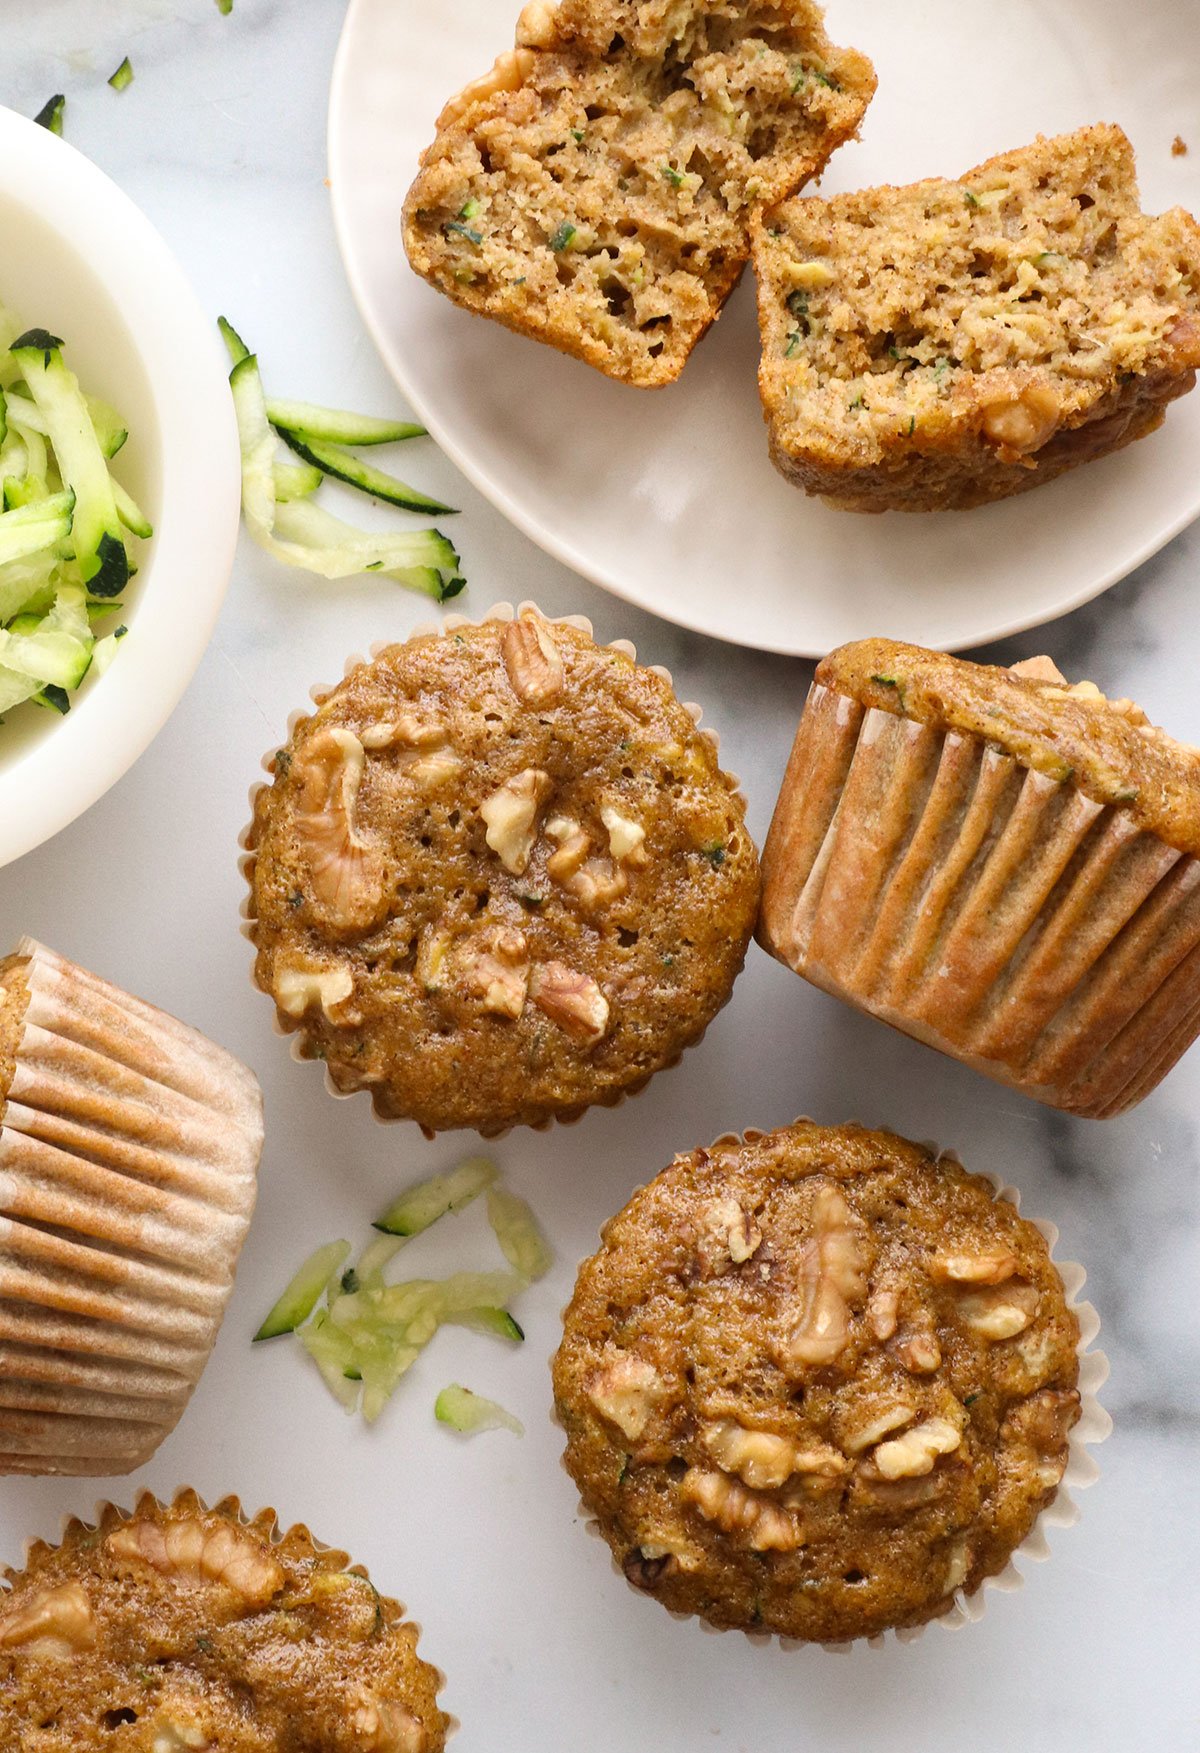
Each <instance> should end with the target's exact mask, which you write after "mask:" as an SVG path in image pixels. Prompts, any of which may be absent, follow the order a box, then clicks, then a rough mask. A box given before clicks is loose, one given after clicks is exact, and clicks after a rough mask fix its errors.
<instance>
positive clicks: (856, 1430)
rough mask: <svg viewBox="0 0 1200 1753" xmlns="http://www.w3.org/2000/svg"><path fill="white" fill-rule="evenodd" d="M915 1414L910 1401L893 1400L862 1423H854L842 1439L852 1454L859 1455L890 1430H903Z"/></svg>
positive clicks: (871, 1447) (872, 1446)
mask: <svg viewBox="0 0 1200 1753" xmlns="http://www.w3.org/2000/svg"><path fill="white" fill-rule="evenodd" d="M916 1416H917V1409H916V1407H915V1406H914V1405H913V1404H912V1403H911V1401H908V1400H895V1401H893V1402H892V1404H891V1405H890V1406H884V1407H881V1408H880V1410H879V1411H877V1412H874V1413H872V1414H871V1415H870V1416H869V1417H868V1418H867V1419H866V1421H865V1422H864V1423H862V1424H856V1425H854V1426H853V1428H852V1429H850V1430H849V1431H848V1432H847V1434H846V1435H845V1436H844V1437H843V1439H842V1440H843V1441H844V1443H845V1445H846V1448H847V1449H848V1450H849V1451H850V1453H851V1454H852V1455H861V1454H862V1453H863V1451H864V1450H865V1449H873V1448H874V1447H875V1444H876V1443H878V1442H882V1440H883V1438H884V1437H885V1436H888V1435H890V1434H891V1432H892V1431H894V1430H903V1428H904V1426H905V1425H906V1424H911V1423H912V1421H913V1419H914V1418H915V1417H916Z"/></svg>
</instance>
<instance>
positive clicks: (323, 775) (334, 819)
mask: <svg viewBox="0 0 1200 1753" xmlns="http://www.w3.org/2000/svg"><path fill="white" fill-rule="evenodd" d="M365 764H366V753H365V751H364V749H363V746H362V744H361V743H360V742H359V740H358V738H357V737H356V736H355V735H354V732H353V731H349V730H341V729H331V730H324V731H321V732H320V733H319V734H318V735H317V736H315V737H314V738H313V740H312V742H311V743H309V744H308V746H307V748H305V749H304V750H303V751H302V752H300V753H298V754H297V755H296V756H295V757H294V758H293V762H292V772H293V773H295V772H296V771H297V770H299V773H300V775H301V783H300V796H299V801H298V803H297V806H296V815H295V820H294V825H295V832H296V839H297V842H298V845H299V849H300V852H301V855H302V856H303V858H304V860H305V862H306V864H307V865H308V871H309V876H310V878H311V881H312V888H313V895H314V896H315V898H316V900H317V901H318V903H319V904H320V905H321V906H322V907H323V908H324V909H325V911H326V913H327V915H328V917H329V921H330V923H331V924H332V925H333V926H334V927H335V928H336V929H338V930H340V931H353V932H362V931H366V930H367V929H368V928H369V927H370V926H372V925H374V924H375V923H376V921H377V920H378V919H379V918H380V917H381V916H382V914H383V913H384V912H385V911H386V908H387V895H386V894H385V893H384V861H383V858H382V856H381V854H380V852H379V851H378V849H377V848H376V847H374V846H372V845H369V844H368V843H367V842H366V841H365V840H363V839H362V838H361V837H360V836H359V834H358V832H357V828H356V825H355V814H356V810H357V807H358V793H359V787H360V786H361V784H362V776H363V768H364V766H365Z"/></svg>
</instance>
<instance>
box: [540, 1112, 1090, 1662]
mask: <svg viewBox="0 0 1200 1753" xmlns="http://www.w3.org/2000/svg"><path fill="white" fill-rule="evenodd" d="M809 1119H810V1117H809V1116H808V1115H804V1114H802V1115H800V1116H798V1117H797V1119H796V1120H795V1121H793V1125H797V1126H799V1125H803V1124H805V1123H806V1122H808V1121H809ZM850 1124H854V1123H853V1122H850ZM764 1136H765V1134H764V1133H763V1132H762V1131H760V1130H759V1129H758V1128H757V1127H752V1126H751V1127H747V1128H746V1130H745V1131H744V1132H742V1133H736V1132H723V1133H722V1134H721V1135H720V1137H719V1138H715V1139H714V1140H713V1142H712V1143H711V1144H710V1145H708V1146H707V1147H706V1148H707V1149H708V1150H709V1151H710V1152H714V1151H718V1150H721V1149H723V1148H725V1147H728V1146H730V1145H739V1144H743V1143H745V1144H752V1143H753V1142H754V1141H755V1140H756V1139H759V1138H762V1137H764ZM920 1142H921V1143H922V1145H923V1147H924V1149H926V1150H928V1151H929V1152H930V1154H931V1155H932V1156H933V1157H935V1158H936V1159H937V1161H939V1162H943V1161H944V1162H951V1163H957V1164H958V1165H959V1167H963V1166H964V1165H963V1163H962V1159H961V1157H959V1156H958V1155H957V1153H956V1152H954V1151H952V1150H943V1149H942V1147H941V1146H940V1145H938V1144H936V1143H934V1142H933V1141H931V1140H929V1139H923V1140H921V1141H920ZM969 1172H970V1173H971V1174H973V1175H978V1176H979V1177H980V1179H981V1180H984V1181H986V1182H987V1183H988V1184H989V1186H990V1187H991V1188H992V1190H993V1192H994V1194H995V1196H996V1198H997V1199H1003V1200H1005V1201H1006V1202H1007V1203H1008V1204H1010V1205H1011V1206H1012V1207H1013V1209H1014V1211H1019V1210H1020V1208H1021V1195H1020V1191H1019V1190H1018V1189H1017V1188H1016V1187H1010V1186H1007V1185H1006V1184H1005V1183H1004V1182H1003V1181H1001V1179H1000V1177H999V1176H998V1175H993V1174H990V1173H989V1172H988V1171H987V1170H986V1169H972V1170H970V1171H969ZM643 1184H644V1183H643ZM640 1191H641V1188H640V1187H636V1188H633V1189H632V1190H631V1192H630V1195H629V1197H630V1198H631V1199H632V1198H633V1197H634V1195H635V1194H636V1193H638V1192H640ZM1026 1221H1027V1222H1029V1223H1031V1224H1032V1225H1033V1227H1034V1229H1035V1230H1037V1232H1038V1234H1039V1235H1040V1236H1041V1237H1042V1239H1043V1240H1044V1241H1045V1243H1046V1247H1047V1250H1048V1252H1049V1254H1050V1258H1051V1260H1052V1261H1053V1263H1054V1268H1055V1270H1056V1272H1057V1273H1058V1275H1059V1277H1060V1278H1061V1279H1062V1284H1063V1290H1064V1293H1065V1297H1066V1303H1067V1307H1068V1308H1069V1309H1070V1310H1071V1312H1072V1314H1073V1315H1074V1316H1075V1318H1076V1320H1077V1321H1078V1322H1079V1343H1078V1345H1077V1346H1076V1348H1075V1352H1076V1356H1077V1357H1078V1359H1079V1381H1078V1383H1077V1384H1076V1385H1077V1386H1078V1389H1079V1399H1080V1407H1079V1418H1078V1420H1077V1421H1076V1423H1075V1424H1074V1426H1073V1427H1072V1429H1071V1431H1070V1434H1069V1437H1068V1458H1067V1467H1066V1471H1065V1473H1064V1474H1063V1478H1062V1482H1061V1484H1060V1485H1059V1486H1058V1489H1057V1491H1056V1492H1055V1494H1054V1496H1053V1497H1052V1498H1051V1500H1050V1502H1049V1503H1048V1504H1046V1505H1045V1507H1044V1508H1043V1509H1042V1510H1041V1511H1040V1512H1039V1514H1038V1516H1037V1519H1036V1521H1035V1522H1034V1524H1033V1527H1032V1528H1031V1529H1030V1530H1029V1533H1028V1534H1027V1535H1026V1536H1025V1538H1024V1540H1023V1541H1022V1542H1021V1544H1020V1545H1019V1546H1018V1547H1017V1548H1016V1549H1015V1550H1014V1552H1013V1553H1012V1555H1011V1556H1010V1558H1009V1560H1008V1563H1007V1564H1006V1565H1005V1567H1004V1569H1003V1570H1001V1571H998V1572H997V1573H996V1575H995V1576H989V1577H985V1578H984V1579H983V1581H982V1582H981V1583H980V1585H979V1587H978V1588H977V1589H976V1590H975V1591H974V1592H973V1593H972V1594H969V1595H968V1594H965V1593H964V1592H963V1591H962V1590H961V1589H960V1590H956V1591H955V1593H954V1595H953V1597H952V1600H951V1603H950V1605H949V1606H948V1607H947V1609H946V1610H945V1612H944V1613H941V1614H939V1615H938V1616H937V1617H936V1618H933V1619H928V1620H926V1621H925V1623H924V1624H922V1625H904V1626H895V1627H892V1628H891V1629H890V1630H889V1631H886V1632H881V1633H877V1634H876V1635H874V1636H871V1637H864V1638H853V1639H849V1640H847V1641H845V1642H841V1643H825V1644H822V1645H821V1648H822V1649H825V1650H828V1651H829V1652H830V1653H831V1654H834V1655H845V1654H847V1653H848V1652H849V1650H850V1649H851V1648H852V1647H853V1646H854V1645H855V1644H858V1643H866V1644H867V1645H869V1647H870V1648H871V1649H883V1648H884V1647H885V1645H886V1644H887V1641H888V1638H889V1637H894V1638H895V1639H896V1641H897V1642H898V1643H903V1644H908V1643H915V1642H916V1640H917V1638H919V1637H923V1636H924V1635H925V1633H926V1632H927V1631H928V1630H929V1628H930V1627H931V1626H933V1625H940V1626H942V1627H944V1628H945V1629H946V1630H947V1631H958V1630H960V1629H961V1628H962V1627H963V1626H964V1625H973V1624H974V1623H975V1622H976V1621H978V1620H980V1619H982V1618H983V1615H984V1613H985V1612H986V1611H987V1593H988V1591H989V1590H991V1589H995V1590H997V1591H998V1592H999V1593H1001V1594H1011V1593H1012V1592H1013V1591H1014V1590H1015V1589H1020V1588H1023V1587H1024V1584H1025V1577H1024V1575H1023V1574H1022V1572H1021V1570H1020V1568H1019V1567H1018V1565H1017V1562H1016V1560H1017V1559H1018V1558H1024V1559H1026V1560H1029V1561H1030V1562H1032V1563H1036V1564H1040V1563H1042V1562H1043V1561H1044V1560H1045V1559H1047V1558H1049V1556H1050V1543H1049V1541H1048V1539H1047V1537H1046V1535H1047V1530H1048V1529H1050V1528H1069V1527H1071V1526H1072V1525H1073V1524H1074V1523H1075V1522H1077V1521H1078V1520H1079V1508H1078V1506H1077V1504H1076V1503H1075V1500H1074V1498H1073V1497H1072V1495H1071V1493H1072V1491H1076V1492H1078V1491H1083V1490H1086V1488H1087V1487H1088V1486H1089V1485H1094V1484H1095V1483H1096V1481H1097V1479H1098V1478H1099V1477H1100V1468H1099V1466H1098V1465H1097V1463H1096V1460H1095V1458H1094V1456H1093V1455H1091V1454H1090V1453H1089V1452H1088V1451H1089V1449H1091V1448H1094V1447H1095V1446H1096V1445H1097V1444H1098V1443H1102V1442H1104V1441H1105V1439H1106V1438H1107V1437H1109V1436H1110V1435H1111V1434H1112V1428H1113V1421H1112V1418H1111V1417H1110V1416H1109V1414H1108V1413H1107V1412H1106V1411H1105V1410H1104V1407H1103V1406H1102V1405H1101V1404H1100V1400H1099V1393H1100V1389H1101V1388H1102V1387H1103V1386H1104V1383H1105V1382H1106V1381H1107V1380H1108V1375H1109V1362H1108V1358H1107V1356H1106V1355H1105V1353H1104V1352H1103V1351H1101V1350H1099V1349H1098V1348H1097V1346H1096V1340H1097V1338H1098V1337H1099V1333H1100V1317H1099V1315H1098V1314H1097V1312H1096V1310H1095V1308H1094V1306H1093V1305H1092V1304H1091V1303H1090V1302H1086V1301H1081V1300H1080V1294H1079V1293H1080V1292H1081V1291H1082V1289H1083V1287H1084V1284H1085V1283H1086V1280H1087V1273H1086V1271H1085V1270H1084V1268H1083V1267H1082V1266H1080V1265H1079V1264H1078V1263H1077V1262H1075V1261H1068V1260H1056V1259H1055V1258H1054V1250H1055V1248H1056V1247H1057V1245H1058V1229H1057V1227H1056V1225H1054V1224H1052V1223H1049V1222H1046V1221H1044V1220H1043V1219H1041V1218H1036V1217H1034V1218H1028V1219H1027V1220H1026ZM566 1314H567V1310H566V1308H564V1309H563V1310H562V1312H561V1315H560V1317H559V1319H560V1322H562V1323H564V1324H565V1320H566ZM557 1354H558V1347H557V1346H556V1347H555V1349H554V1351H553V1352H551V1354H550V1360H549V1366H550V1368H553V1364H554V1359H555V1357H556V1356H557ZM550 1423H551V1425H553V1426H554V1427H555V1428H557V1429H558V1430H559V1431H560V1432H561V1433H562V1435H563V1436H564V1437H565V1436H566V1434H567V1433H566V1430H565V1427H564V1426H563V1423H562V1420H561V1419H560V1418H559V1416H558V1410H557V1407H556V1405H555V1403H554V1401H553V1399H552V1400H551V1403H550ZM559 1465H560V1467H561V1468H562V1470H563V1472H564V1473H565V1474H566V1476H567V1478H568V1479H570V1480H571V1484H572V1486H573V1487H575V1489H576V1492H578V1487H576V1486H575V1481H574V1479H572V1478H571V1474H570V1471H569V1469H568V1467H567V1461H566V1450H565V1449H564V1450H563V1453H562V1454H561V1455H560V1456H559ZM578 1503H579V1519H580V1521H581V1523H582V1525H583V1527H584V1530H585V1532H587V1533H588V1534H590V1535H591V1536H592V1537H593V1538H594V1539H596V1540H599V1541H600V1542H601V1544H602V1545H603V1546H604V1547H605V1549H606V1550H607V1551H608V1554H609V1558H610V1560H611V1564H612V1568H613V1571H614V1572H615V1574H616V1575H617V1576H619V1577H620V1579H621V1581H622V1583H623V1584H624V1586H625V1587H626V1588H627V1589H628V1590H629V1591H630V1593H631V1594H633V1595H636V1596H637V1598H638V1600H639V1601H642V1602H645V1601H646V1593H645V1591H644V1590H643V1589H639V1588H637V1587H636V1586H635V1584H633V1583H632V1582H630V1580H629V1578H628V1577H627V1576H626V1575H625V1572H624V1570H623V1569H622V1568H621V1566H620V1564H619V1563H618V1562H617V1558H616V1554H615V1553H614V1552H613V1551H612V1548H611V1547H610V1546H609V1544H608V1541H607V1540H606V1539H605V1537H604V1532H603V1530H602V1528H601V1527H600V1523H599V1520H598V1518H597V1517H596V1516H595V1515H594V1514H593V1512H592V1510H591V1509H590V1508H589V1506H588V1504H587V1503H586V1502H585V1501H584V1499H583V1498H582V1497H579V1498H578ZM653 1605H654V1607H655V1608H656V1610H657V1611H659V1612H666V1613H668V1614H670V1616H671V1618H672V1619H677V1620H680V1621H681V1622H683V1623H685V1624H687V1623H690V1622H691V1621H693V1620H695V1621H696V1622H697V1624H698V1625H699V1627H700V1630H701V1631H703V1632H706V1633H711V1634H712V1635H713V1636H720V1637H724V1636H728V1635H734V1636H740V1637H746V1638H749V1639H750V1641H751V1642H752V1643H761V1644H771V1643H778V1644H779V1646H780V1648H781V1649H804V1648H811V1647H812V1646H811V1645H810V1644H808V1643H806V1642H805V1640H803V1639H800V1638H794V1637H784V1636H781V1635H780V1634H779V1633H777V1632H771V1631H762V1630H752V1629H749V1628H742V1627H740V1626H726V1625H713V1624H711V1623H710V1622H709V1621H708V1620H707V1619H704V1618H701V1617H700V1616H699V1615H698V1614H695V1613H683V1612H680V1611H679V1610H678V1609H676V1608H673V1607H665V1606H664V1605H663V1603H662V1602H661V1601H656V1602H654V1603H653Z"/></svg>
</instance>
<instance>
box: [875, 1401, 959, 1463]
mask: <svg viewBox="0 0 1200 1753" xmlns="http://www.w3.org/2000/svg"><path fill="white" fill-rule="evenodd" d="M963 1422H965V1414H964V1415H963ZM961 1442H962V1423H960V1422H956V1421H954V1420H952V1419H949V1418H927V1419H925V1420H924V1422H923V1423H921V1424H915V1425H914V1426H913V1428H912V1429H911V1430H906V1431H905V1433H904V1435H903V1436H898V1437H892V1438H891V1440H890V1441H888V1442H886V1443H880V1445H879V1447H878V1448H877V1449H876V1450H875V1453H874V1455H873V1456H872V1460H873V1461H874V1463H875V1465H876V1467H878V1469H879V1471H880V1473H881V1474H882V1475H883V1477H884V1478H885V1479H919V1478H921V1477H922V1475H924V1474H926V1473H931V1472H932V1471H933V1465H934V1462H935V1461H936V1460H937V1458H938V1456H939V1455H950V1454H953V1452H954V1450H955V1449H957V1448H958V1447H959V1445H960V1444H961Z"/></svg>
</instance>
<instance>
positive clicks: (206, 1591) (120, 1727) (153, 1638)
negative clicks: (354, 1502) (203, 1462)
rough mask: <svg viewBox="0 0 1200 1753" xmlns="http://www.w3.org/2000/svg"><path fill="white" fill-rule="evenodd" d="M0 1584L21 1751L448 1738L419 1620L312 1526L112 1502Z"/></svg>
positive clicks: (370, 1752)
mask: <svg viewBox="0 0 1200 1753" xmlns="http://www.w3.org/2000/svg"><path fill="white" fill-rule="evenodd" d="M7 1574H8V1584H9V1586H8V1589H7V1590H6V1591H3V1592H0V1743H2V1744H3V1745H4V1746H5V1747H7V1748H12V1749H16V1748H20V1749H21V1750H22V1753H100V1749H103V1753H184V1750H185V1749H196V1750H197V1753H204V1750H205V1749H211V1750H212V1753H217V1749H219V1750H220V1753H441V1749H442V1748H443V1747H444V1746H445V1741H446V1732H447V1729H448V1728H449V1726H450V1719H449V1718H448V1717H447V1716H445V1715H444V1713H443V1712H442V1711H441V1710H439V1709H438V1703H437V1693H438V1688H439V1686H440V1684H441V1680H442V1676H441V1675H440V1674H439V1673H438V1671H437V1670H436V1669H435V1668H431V1667H430V1666H429V1664H428V1663H427V1662H423V1661H422V1660H421V1659H420V1657H419V1656H418V1655H417V1653H416V1645H417V1636H418V1632H417V1627H416V1626H414V1625H411V1624H408V1623H406V1622H405V1621H404V1616H403V1615H404V1609H403V1608H402V1607H400V1606H399V1605H398V1603H397V1602H395V1601H391V1600H388V1599H386V1598H385V1597H384V1596H382V1595H380V1594H379V1593H378V1592H377V1590H376V1589H375V1588H374V1587H373V1586H372V1584H371V1582H370V1581H369V1579H368V1577H367V1574H366V1572H365V1571H364V1570H363V1569H362V1567H361V1566H358V1565H355V1566H353V1567H349V1559H348V1558H347V1556H346V1554H345V1553H344V1552H336V1551H331V1550H329V1549H328V1548H325V1547H321V1546H318V1545H317V1543H316V1542H315V1541H314V1540H313V1538H312V1536H311V1534H310V1533H309V1532H308V1529H307V1528H305V1527H302V1526H301V1527H295V1528H291V1529H289V1531H288V1532H287V1533H286V1534H281V1532H280V1530H279V1527H278V1525H277V1523H276V1521H275V1515H274V1512H273V1511H272V1510H264V1511H263V1512H262V1513H261V1514H260V1515H257V1516H255V1517H254V1519H253V1521H248V1520H246V1518H245V1517H244V1516H243V1515H242V1513H241V1510H240V1507H239V1505H238V1502H237V1499H236V1498H226V1499H224V1500H223V1501H222V1502H221V1503H219V1504H217V1505H216V1507H215V1508H214V1509H211V1510H210V1509H206V1508H205V1506H204V1504H203V1503H201V1501H200V1499H199V1498H198V1497H197V1496H196V1494H195V1493H194V1492H192V1491H185V1492H182V1493H180V1495H179V1496H178V1497H177V1498H176V1499H175V1501H174V1503H173V1504H171V1505H170V1506H169V1507H168V1506H166V1505H164V1504H161V1503H159V1502H157V1501H156V1499H154V1498H153V1497H150V1496H149V1495H145V1496H143V1497H142V1498H141V1499H140V1500H139V1502H138V1506H137V1508H136V1510H135V1511H134V1513H133V1515H132V1516H128V1515H126V1514H125V1513H124V1512H123V1511H122V1510H118V1509H114V1508H113V1506H112V1505H111V1504H108V1505H106V1506H105V1507H104V1509H103V1511H102V1513H101V1516H100V1520H99V1523H98V1525H97V1526H95V1527H89V1526H88V1525H87V1524H85V1523H84V1522H80V1521H76V1520H72V1521H71V1522H70V1524H69V1525H68V1527H67V1530H66V1533H65V1535H64V1537H63V1542H62V1544H61V1546H56V1547H51V1546H47V1545H45V1544H44V1543H42V1542H41V1541H39V1542H37V1543H36V1544H34V1545H33V1546H32V1548H31V1550H30V1552H29V1555H28V1557H27V1559H26V1562H25V1567H24V1569H23V1570H21V1571H13V1570H10V1571H9V1572H8V1573H7Z"/></svg>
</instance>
